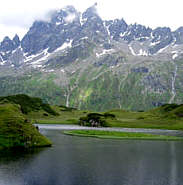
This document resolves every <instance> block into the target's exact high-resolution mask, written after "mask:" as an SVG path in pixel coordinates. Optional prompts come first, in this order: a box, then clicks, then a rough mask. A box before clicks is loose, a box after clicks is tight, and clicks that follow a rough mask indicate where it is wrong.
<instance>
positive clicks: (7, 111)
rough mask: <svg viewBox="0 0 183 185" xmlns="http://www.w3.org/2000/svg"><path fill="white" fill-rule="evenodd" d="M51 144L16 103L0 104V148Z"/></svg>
mask: <svg viewBox="0 0 183 185" xmlns="http://www.w3.org/2000/svg"><path fill="white" fill-rule="evenodd" d="M43 146H51V142H50V141H49V140H48V139H47V138H46V137H45V136H43V135H41V134H40V133H39V131H38V130H37V129H36V127H34V126H33V125H32V123H31V122H30V121H29V120H27V119H26V118H25V116H24V114H22V112H21V109H20V106H19V105H17V104H10V103H3V104H0V149H9V148H14V147H24V148H30V147H43Z"/></svg>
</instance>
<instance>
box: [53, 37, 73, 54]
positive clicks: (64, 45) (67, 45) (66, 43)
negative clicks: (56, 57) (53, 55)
mask: <svg viewBox="0 0 183 185" xmlns="http://www.w3.org/2000/svg"><path fill="white" fill-rule="evenodd" d="M72 41H73V40H70V41H69V42H64V43H63V44H62V46H61V47H59V48H57V49H56V50H55V52H57V51H61V50H64V49H66V48H71V47H72Z"/></svg>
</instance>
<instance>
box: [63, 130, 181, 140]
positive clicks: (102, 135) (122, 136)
mask: <svg viewBox="0 0 183 185" xmlns="http://www.w3.org/2000/svg"><path fill="white" fill-rule="evenodd" d="M63 133H64V134H65V135H70V136H78V137H93V138H98V139H118V140H157V141H183V137H177V136H167V135H155V134H154V135H153V134H144V133H135V132H116V131H111V132H110V131H99V130H74V131H64V132H63Z"/></svg>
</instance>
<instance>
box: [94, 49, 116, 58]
mask: <svg viewBox="0 0 183 185" xmlns="http://www.w3.org/2000/svg"><path fill="white" fill-rule="evenodd" d="M114 51H115V50H114V49H108V50H107V49H104V50H103V51H102V52H101V53H96V57H97V58H100V57H101V56H103V55H106V54H111V53H113V52H114Z"/></svg>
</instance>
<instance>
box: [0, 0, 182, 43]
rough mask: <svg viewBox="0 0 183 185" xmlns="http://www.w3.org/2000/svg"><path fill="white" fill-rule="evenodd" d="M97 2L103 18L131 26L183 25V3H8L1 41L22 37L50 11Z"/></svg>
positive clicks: (0, 10) (2, 13) (0, 18)
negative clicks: (123, 22) (36, 21)
mask: <svg viewBox="0 0 183 185" xmlns="http://www.w3.org/2000/svg"><path fill="white" fill-rule="evenodd" d="M95 2H98V12H99V14H100V15H101V17H102V18H103V19H114V18H124V19H125V21H126V22H127V23H128V24H131V23H135V22H137V23H139V24H143V25H146V26H150V27H152V28H155V27H158V26H169V27H171V28H172V29H173V30H174V29H176V28H178V27H180V26H183V22H182V15H181V14H182V13H181V12H182V7H183V1H181V0H174V1H172V0H153V1H147V0H138V1H134V0H112V1H110V0H47V1H45V0H5V1H2V2H1V6H0V40H2V38H3V37H4V36H6V35H8V36H10V37H11V38H12V37H13V35H15V34H16V33H17V34H18V35H20V36H21V37H22V36H23V35H24V34H25V33H26V31H27V30H28V28H29V27H30V26H31V24H32V23H33V21H34V20H36V19H43V20H44V19H46V18H47V16H48V12H49V11H51V10H54V9H60V8H62V7H64V6H66V5H74V6H75V7H76V9H78V10H79V11H81V12H83V11H84V10H85V9H86V8H88V7H89V6H91V5H93V4H94V3H95ZM68 19H69V20H68V21H70V20H72V19H73V17H69V18H68Z"/></svg>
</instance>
